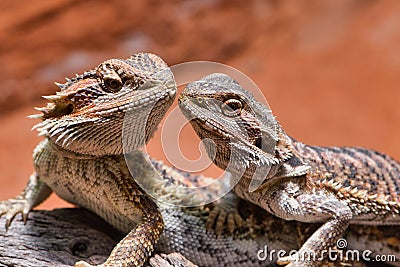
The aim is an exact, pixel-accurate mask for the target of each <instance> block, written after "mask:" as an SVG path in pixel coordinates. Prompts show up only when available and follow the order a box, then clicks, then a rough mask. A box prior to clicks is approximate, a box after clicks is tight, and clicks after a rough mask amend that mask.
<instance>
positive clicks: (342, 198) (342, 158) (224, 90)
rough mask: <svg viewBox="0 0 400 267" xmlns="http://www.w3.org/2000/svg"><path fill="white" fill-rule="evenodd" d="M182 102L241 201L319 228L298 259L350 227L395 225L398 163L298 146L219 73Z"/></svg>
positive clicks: (361, 152) (357, 151)
mask: <svg viewBox="0 0 400 267" xmlns="http://www.w3.org/2000/svg"><path fill="white" fill-rule="evenodd" d="M179 102H180V107H181V110H182V111H183V113H184V114H185V116H186V117H187V118H188V119H189V120H190V122H191V125H192V126H193V128H194V130H195V131H196V133H197V134H198V135H199V137H200V138H201V139H205V138H209V139H211V140H213V141H214V142H215V144H216V147H214V146H213V145H212V144H211V143H210V142H208V143H207V142H206V150H207V152H208V154H209V155H213V154H214V153H216V156H215V158H213V161H214V163H215V164H216V165H217V166H219V167H220V168H222V169H226V170H228V171H230V172H231V173H233V174H234V180H235V181H237V182H238V183H237V184H236V185H235V187H234V192H235V193H236V194H237V195H238V196H239V197H241V198H243V199H246V200H249V201H251V202H253V203H255V204H257V205H259V206H260V207H262V208H263V209H265V210H267V211H269V212H270V213H272V214H274V215H276V216H278V217H280V218H282V219H285V220H296V221H300V222H306V223H311V222H316V223H323V225H322V226H321V227H320V228H319V229H318V230H316V231H315V233H314V234H313V235H312V236H311V237H310V238H308V239H307V240H306V242H305V243H304V244H303V246H302V248H301V249H300V251H299V254H301V255H302V254H304V253H307V252H310V251H312V252H315V253H316V254H317V255H320V254H321V253H322V251H323V250H328V249H329V248H331V247H333V246H334V245H335V243H336V241H337V240H338V239H339V238H340V237H341V236H342V234H343V233H344V231H345V230H346V229H347V227H348V225H349V223H354V224H365V225H398V224H400V215H399V210H400V204H399V203H400V198H399V193H400V171H399V170H400V164H399V163H398V162H397V161H395V160H394V159H392V158H390V157H389V156H387V155H384V154H381V153H378V152H375V151H372V150H367V149H361V148H339V147H316V146H308V145H305V144H302V143H300V142H297V141H296V140H294V139H292V138H291V137H289V136H288V135H287V134H286V133H285V132H284V131H283V129H282V128H281V126H280V125H279V123H278V122H277V121H276V119H275V117H274V116H273V115H272V113H271V110H270V109H269V108H268V107H266V106H264V105H262V104H261V103H259V102H257V101H256V100H255V99H254V97H253V96H252V95H251V94H250V93H249V92H248V91H246V90H244V89H243V88H242V87H241V86H240V85H239V84H238V83H237V82H236V81H234V80H233V79H232V78H230V77H229V76H227V75H224V74H211V75H209V76H206V77H204V78H203V79H201V80H199V81H196V82H193V83H191V84H189V85H188V86H187V87H186V88H185V90H184V91H183V92H182V94H181V96H180V98H179ZM280 263H282V264H285V263H289V265H290V266H297V265H300V266H315V265H316V264H317V263H315V262H313V261H304V262H301V263H299V262H293V261H291V260H290V259H289V258H283V259H281V261H280Z"/></svg>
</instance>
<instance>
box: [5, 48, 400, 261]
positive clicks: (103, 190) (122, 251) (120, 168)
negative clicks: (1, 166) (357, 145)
mask: <svg viewBox="0 0 400 267" xmlns="http://www.w3.org/2000/svg"><path fill="white" fill-rule="evenodd" d="M59 86H60V87H61V91H60V92H58V93H57V94H56V95H55V96H49V97H46V98H47V99H49V100H50V101H51V103H50V104H49V105H48V106H47V107H45V108H41V109H39V110H41V111H42V113H43V114H40V115H37V116H34V117H38V118H41V119H42V120H43V121H42V123H40V124H39V125H38V126H37V128H38V129H39V130H40V132H41V134H42V135H44V136H45V139H44V140H43V141H42V142H41V143H40V144H39V145H38V146H37V148H36V149H35V151H34V165H35V170H36V171H35V173H34V174H33V175H32V176H31V178H30V179H29V182H28V185H27V187H26V188H25V190H24V191H23V192H22V193H21V194H20V195H19V196H18V197H16V198H14V199H10V200H6V201H3V202H1V203H0V214H6V216H5V217H6V220H5V222H6V227H8V226H9V225H10V223H11V221H12V219H13V218H14V216H15V215H16V214H18V213H22V214H23V217H24V219H25V220H26V218H27V215H28V212H29V211H30V210H31V209H32V208H33V207H35V206H36V205H38V204H39V203H40V202H42V201H44V200H45V199H46V197H47V196H48V195H49V194H50V193H51V192H52V191H54V192H55V193H57V194H58V195H59V196H61V197H62V198H64V199H65V200H67V201H70V202H71V203H74V204H77V205H79V206H82V207H85V208H87V209H90V210H92V211H93V212H95V213H97V214H98V215H99V216H100V217H102V218H103V219H105V220H106V221H107V222H108V223H110V224H111V225H113V226H115V227H116V228H118V229H119V230H121V231H123V232H125V233H127V236H126V237H125V238H124V239H123V240H121V242H120V243H119V244H118V245H117V246H116V247H115V248H114V250H113V251H112V252H111V255H110V256H109V258H108V259H107V260H106V262H105V263H104V264H102V265H101V266H140V265H142V264H143V262H144V261H145V260H146V259H147V257H148V256H149V255H150V253H151V252H152V250H153V246H154V245H155V243H156V242H157V240H158V239H159V237H160V235H161V237H160V241H159V243H158V244H157V251H159V252H173V251H178V252H180V253H182V254H183V255H185V256H186V257H188V258H189V259H191V260H192V261H194V262H195V263H196V264H198V265H200V266H232V265H233V264H235V266H266V265H267V264H273V263H271V262H270V261H268V260H267V261H259V260H257V252H258V251H259V250H260V249H263V248H264V246H265V245H268V248H269V249H275V250H280V249H283V250H285V251H290V250H291V249H296V248H298V245H299V244H300V243H301V241H302V240H303V239H304V236H307V232H308V231H306V233H304V232H305V231H300V232H298V233H297V231H296V229H297V228H299V227H300V226H298V225H297V224H296V223H295V222H286V221H284V220H281V219H278V218H274V217H272V216H269V215H268V214H266V213H265V212H263V211H262V210H260V209H256V207H253V206H252V205H251V204H249V203H246V202H241V203H239V202H237V201H236V200H235V199H234V198H228V199H225V201H227V202H228V204H229V206H230V208H232V209H238V210H239V211H242V212H241V213H240V215H241V216H242V217H243V218H244V219H245V220H244V221H243V222H242V225H241V227H242V228H240V229H236V230H235V229H234V228H235V227H236V226H237V225H235V224H233V225H232V227H228V228H230V231H229V232H226V231H222V230H221V232H220V233H219V235H216V234H214V233H210V232H207V231H206V230H205V227H206V224H207V222H206V218H207V217H210V218H212V217H213V216H214V217H215V218H216V219H217V224H218V222H221V221H223V220H222V219H221V218H228V219H227V220H228V222H229V221H231V220H232V219H229V218H232V217H229V216H226V212H225V213H224V212H220V213H215V212H211V213H210V210H211V209H212V206H213V205H211V206H200V207H195V208H178V207H171V206H169V205H166V204H163V203H158V207H157V206H156V204H155V203H154V202H153V200H152V199H150V198H149V197H148V196H147V194H146V193H145V192H143V191H142V190H141V189H140V188H139V187H138V185H137V184H136V183H135V181H134V178H137V177H139V176H140V177H145V180H148V181H149V182H150V183H152V184H151V185H152V186H153V188H154V190H155V191H159V192H160V200H163V197H164V198H166V199H167V200H171V199H174V198H181V197H182V195H180V194H179V191H178V190H177V189H176V186H175V184H178V185H180V184H195V185H196V183H198V181H200V180H201V179H200V178H195V179H192V178H193V177H192V176H189V175H187V174H185V173H182V172H179V171H176V170H174V169H172V168H170V167H167V166H165V165H163V164H162V163H157V162H154V161H153V164H154V165H155V166H156V169H157V170H158V171H157V173H154V170H153V169H152V168H149V165H148V164H147V163H146V161H145V159H144V157H143V155H142V153H141V152H139V151H135V150H136V148H139V147H141V146H142V145H143V144H144V143H146V142H147V141H148V140H149V139H150V137H151V136H152V134H153V132H154V130H155V128H156V126H157V124H158V123H159V121H160V120H161V118H162V117H163V116H164V113H165V111H166V110H167V109H168V107H169V105H170V104H171V102H172V100H173V98H174V95H175V90H176V89H175V83H174V81H173V78H172V74H171V72H170V70H169V68H168V67H167V66H166V65H165V63H164V62H163V61H162V60H161V59H160V58H158V57H157V56H155V55H151V54H144V53H142V54H136V55H134V56H132V57H131V58H128V59H127V60H109V61H106V62H104V63H102V64H100V66H99V67H98V68H97V69H95V70H92V71H89V72H86V73H84V74H83V75H80V76H78V77H77V78H74V79H71V80H67V83H66V84H64V85H59ZM153 105H154V107H155V108H152V107H153ZM130 112H132V114H133V116H132V117H130V116H129V117H128V118H129V119H132V120H128V123H132V124H130V125H132V127H128V129H127V131H123V129H122V125H123V120H124V118H126V116H125V115H126V114H127V113H130ZM145 122H146V123H145ZM130 130H132V132H130ZM123 134H125V136H126V137H127V139H128V141H129V140H130V142H128V143H127V144H126V146H125V149H127V150H128V151H126V150H125V151H124V152H131V153H132V154H131V153H130V154H128V161H129V157H132V158H133V161H132V162H130V164H134V165H135V167H136V168H134V169H135V170H134V172H133V173H132V172H131V173H130V172H129V171H128V167H127V164H126V162H125V159H124V157H123V155H122V152H123V146H122V141H121V137H122V135H123ZM132 175H133V176H134V177H132ZM191 177H192V178H191ZM165 178H167V180H168V179H169V180H170V182H169V183H165V182H163V181H165V180H164V179H165ZM204 193H206V194H207V192H204ZM187 197H191V196H187ZM212 214H214V215H212ZM224 214H225V215H224ZM161 215H162V217H163V218H164V220H165V222H166V225H165V231H164V233H163V234H161V232H162V229H163V227H164V226H163V220H162V218H161ZM216 215H217V216H216ZM211 221H213V220H211ZM209 222H210V220H208V223H209ZM231 223H232V222H231ZM228 225H229V224H228ZM277 230H278V231H277ZM293 232H296V234H292V233H293ZM365 232H367V233H373V234H372V235H369V236H368V238H366V236H367V235H365ZM397 232H399V231H397ZM377 233H378V234H377ZM379 233H381V232H380V231H379V230H378V231H373V230H370V231H368V229H366V230H365V231H364V232H361V234H359V233H358V232H355V234H354V235H351V234H350V236H353V240H355V241H354V245H355V247H358V246H359V245H363V244H367V242H369V243H368V244H370V245H371V244H374V245H376V243H377V242H376V239H375V238H376V236H380V235H379ZM382 236H384V237H385V235H384V234H382ZM385 244H388V245H387V246H384V248H383V249H385V248H387V247H389V245H390V244H393V240H390V241H388V242H386V243H385ZM389 248H390V247H389ZM395 249H396V247H394V250H395ZM389 251H390V250H389ZM391 254H395V253H391ZM344 263H345V262H343V261H339V262H336V263H334V265H331V266H342V264H344ZM355 264H359V266H363V264H362V263H360V262H355ZM76 266H90V265H89V264H88V263H85V262H79V263H77V264H76Z"/></svg>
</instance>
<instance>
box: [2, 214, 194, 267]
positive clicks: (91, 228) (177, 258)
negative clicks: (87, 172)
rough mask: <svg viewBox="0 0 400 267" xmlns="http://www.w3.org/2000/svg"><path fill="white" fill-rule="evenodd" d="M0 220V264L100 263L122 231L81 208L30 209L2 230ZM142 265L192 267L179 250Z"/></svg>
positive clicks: (153, 258)
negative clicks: (28, 212)
mask: <svg viewBox="0 0 400 267" xmlns="http://www.w3.org/2000/svg"><path fill="white" fill-rule="evenodd" d="M4 224H5V220H4V216H3V217H2V218H1V219H0V228H2V229H1V230H0V266H1V267H2V266H21V267H25V266H26V267H28V266H29V267H32V266H43V267H46V266H60V267H64V266H73V265H74V263H75V262H77V261H79V260H86V261H88V262H91V263H96V264H100V263H102V262H104V261H105V260H106V258H107V256H108V255H109V253H110V252H111V250H112V249H113V247H114V246H115V245H116V244H117V243H118V242H119V241H120V240H121V239H122V238H123V236H124V235H123V234H122V233H120V232H118V231H117V230H116V229H114V228H113V227H111V226H110V225H108V224H107V223H106V222H104V221H103V220H102V219H101V218H99V217H97V216H96V215H95V214H93V213H91V212H89V211H87V210H84V209H78V208H76V209H56V210H52V211H32V212H31V213H30V214H29V218H28V221H27V224H26V225H24V223H23V222H22V221H21V219H20V215H18V216H17V218H16V219H15V220H14V221H13V222H12V224H11V226H10V228H9V229H8V231H5V230H4ZM146 266H151V267H161V266H167V267H175V266H179V267H193V266H195V265H194V264H192V263H191V262H190V261H188V260H187V259H185V258H184V257H183V256H182V255H180V254H179V253H172V254H169V255H164V254H159V255H155V256H153V257H152V258H151V259H150V260H149V262H148V263H147V264H146Z"/></svg>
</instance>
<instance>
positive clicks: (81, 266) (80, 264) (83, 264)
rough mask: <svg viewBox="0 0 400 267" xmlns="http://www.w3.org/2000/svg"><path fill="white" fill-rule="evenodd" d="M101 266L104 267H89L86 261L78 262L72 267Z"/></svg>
mask: <svg viewBox="0 0 400 267" xmlns="http://www.w3.org/2000/svg"><path fill="white" fill-rule="evenodd" d="M103 266H104V264H99V265H91V264H90V263H87V262H86V261H78V262H76V263H75V265H74V267H103Z"/></svg>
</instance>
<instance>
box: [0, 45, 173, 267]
mask: <svg viewBox="0 0 400 267" xmlns="http://www.w3.org/2000/svg"><path fill="white" fill-rule="evenodd" d="M57 85H58V86H59V87H60V91H59V92H57V93H56V94H55V95H51V96H45V97H44V98H45V99H47V100H49V101H50V103H49V104H48V105H47V106H46V107H44V108H38V110H39V111H41V112H42V114H38V115H34V116H32V117H34V118H40V119H41V120H42V122H41V123H39V124H37V125H36V126H35V128H36V129H38V130H39V134H40V135H43V136H44V140H43V141H42V142H40V143H39V144H38V146H37V147H36V148H35V150H34V153H33V161H34V168H35V172H34V173H33V174H32V175H31V176H30V179H29V182H28V185H27V186H26V188H25V189H24V191H23V192H22V193H21V194H20V195H18V196H17V197H15V198H13V199H9V200H6V201H2V202H0V215H2V214H5V216H6V221H5V222H6V223H5V226H6V228H8V227H9V225H10V223H11V221H12V219H13V218H14V216H15V215H16V214H18V213H22V215H23V218H24V221H26V219H27V215H28V213H29V211H30V210H31V209H32V208H34V207H35V206H37V205H38V204H40V203H41V202H42V201H44V200H45V199H46V198H47V197H48V196H49V195H50V194H51V192H55V193H56V194H57V195H58V196H60V197H61V198H63V199H64V200H66V201H68V202H70V203H73V204H76V205H78V206H80V207H83V208H86V209H89V210H91V211H93V212H94V213H96V214H97V215H99V216H100V217H101V218H103V219H104V220H106V221H107V222H108V223H109V224H111V225H112V226H114V227H115V228H117V229H118V230H120V231H123V232H125V233H128V234H127V235H126V236H125V238H124V239H122V240H121V241H120V243H119V244H118V245H117V246H116V247H115V248H114V250H113V251H112V252H111V254H110V256H109V258H108V259H107V260H106V262H105V263H104V264H102V265H101V266H140V265H142V264H143V263H144V262H145V260H146V259H147V258H148V256H149V255H150V253H151V252H152V251H153V249H154V245H155V243H156V242H157V240H158V239H159V237H160V235H161V233H162V230H163V228H164V226H163V220H162V215H161V213H160V211H159V209H158V207H157V205H156V204H155V203H154V201H152V200H151V198H150V197H149V196H147V195H146V194H145V193H144V192H143V191H142V190H141V189H140V188H139V186H138V185H137V184H136V183H134V182H133V179H132V177H131V175H130V174H129V171H128V169H127V168H126V163H125V159H124V156H123V152H124V151H123V150H124V147H123V143H122V134H123V131H122V129H123V124H124V118H125V115H126V114H127V113H129V112H131V113H134V114H136V116H130V118H131V119H132V121H130V122H128V123H133V124H134V125H135V129H134V131H127V132H126V133H125V135H126V136H125V137H126V139H127V140H128V143H127V145H126V146H125V149H126V150H127V151H128V152H129V151H135V150H136V149H138V148H140V147H142V146H143V145H144V144H145V143H146V142H147V141H148V140H149V139H150V138H151V137H152V135H153V133H154V131H155V130H156V128H157V126H158V124H159V122H160V120H161V119H162V118H163V116H164V114H165V112H166V110H167V109H168V108H169V106H170V105H171V104H172V102H173V100H174V99H175V94H176V85H175V81H174V77H173V74H172V72H171V70H170V68H169V67H168V66H167V64H166V63H165V62H164V61H163V60H162V59H161V58H159V57H158V56H156V55H154V54H149V53H138V54H135V55H133V56H131V57H129V58H127V59H125V60H123V59H110V60H107V61H105V62H103V63H101V64H100V65H99V66H98V67H97V68H95V69H93V70H90V71H87V72H85V73H84V74H82V75H77V76H76V77H75V78H72V79H67V82H66V83H64V84H57ZM140 127H142V128H140ZM75 266H91V265H90V264H88V263H86V262H83V261H81V262H78V263H76V265H75Z"/></svg>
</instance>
